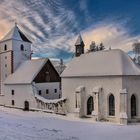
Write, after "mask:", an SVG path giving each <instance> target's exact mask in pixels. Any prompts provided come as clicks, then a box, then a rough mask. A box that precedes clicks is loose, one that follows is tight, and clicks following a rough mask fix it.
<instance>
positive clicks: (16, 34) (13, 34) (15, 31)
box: [1, 25, 31, 43]
mask: <svg viewBox="0 0 140 140" xmlns="http://www.w3.org/2000/svg"><path fill="white" fill-rule="evenodd" d="M9 39H15V40H19V41H25V42H29V43H31V41H30V40H29V39H28V38H27V37H26V36H25V35H24V33H23V32H22V31H21V30H20V29H19V28H18V27H17V25H15V26H14V27H13V28H12V29H11V31H9V32H8V33H7V34H6V36H5V37H4V38H3V39H2V40H1V42H2V41H6V40H9Z"/></svg>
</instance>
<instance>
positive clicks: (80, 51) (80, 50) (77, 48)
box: [75, 34, 85, 57]
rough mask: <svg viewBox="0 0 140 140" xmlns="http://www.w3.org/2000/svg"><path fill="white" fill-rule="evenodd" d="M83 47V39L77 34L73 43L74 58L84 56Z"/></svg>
mask: <svg viewBox="0 0 140 140" xmlns="http://www.w3.org/2000/svg"><path fill="white" fill-rule="evenodd" d="M84 46H85V44H84V42H83V39H82V37H81V35H80V34H79V36H78V38H77V40H76V43H75V56H76V57H78V56H80V55H81V54H84Z"/></svg>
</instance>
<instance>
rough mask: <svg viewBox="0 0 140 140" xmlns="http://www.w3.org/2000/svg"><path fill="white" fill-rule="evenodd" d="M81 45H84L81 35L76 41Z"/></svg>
mask: <svg viewBox="0 0 140 140" xmlns="http://www.w3.org/2000/svg"><path fill="white" fill-rule="evenodd" d="M79 45H84V42H83V39H82V37H81V35H79V36H78V38H77V40H76V43H75V46H79Z"/></svg>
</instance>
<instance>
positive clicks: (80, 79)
mask: <svg viewBox="0 0 140 140" xmlns="http://www.w3.org/2000/svg"><path fill="white" fill-rule="evenodd" d="M114 59H115V63H114V62H113V61H112V60H114ZM82 63H83V64H82ZM129 70H130V71H129ZM109 74H110V75H109ZM61 77H62V96H63V97H66V98H67V111H68V112H69V113H74V114H76V116H79V117H91V118H93V120H95V121H112V122H116V123H121V124H127V123H128V122H133V121H135V122H136V121H139V120H140V104H139V102H140V86H139V85H140V67H139V66H138V65H136V64H134V62H133V61H132V60H131V59H130V58H129V57H128V56H127V55H126V54H125V53H124V52H122V51H120V50H112V51H103V52H96V53H90V54H85V55H82V56H80V57H78V58H75V59H74V60H72V62H70V63H69V65H68V67H67V68H66V70H64V72H63V73H62V75H61ZM92 100H93V101H92Z"/></svg>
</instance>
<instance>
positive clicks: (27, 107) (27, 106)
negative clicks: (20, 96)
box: [24, 101, 29, 111]
mask: <svg viewBox="0 0 140 140" xmlns="http://www.w3.org/2000/svg"><path fill="white" fill-rule="evenodd" d="M24 110H26V111H28V110H29V102H28V101H25V102H24Z"/></svg>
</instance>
